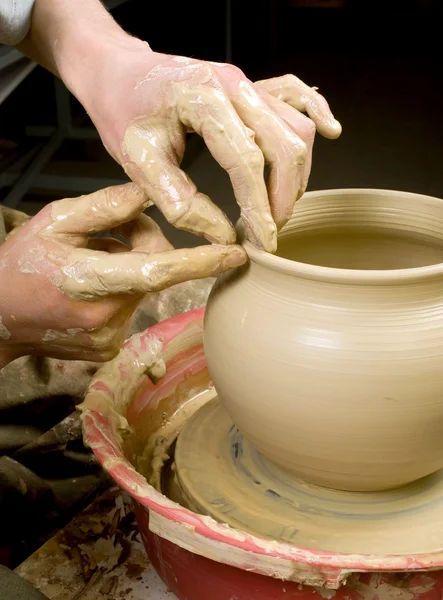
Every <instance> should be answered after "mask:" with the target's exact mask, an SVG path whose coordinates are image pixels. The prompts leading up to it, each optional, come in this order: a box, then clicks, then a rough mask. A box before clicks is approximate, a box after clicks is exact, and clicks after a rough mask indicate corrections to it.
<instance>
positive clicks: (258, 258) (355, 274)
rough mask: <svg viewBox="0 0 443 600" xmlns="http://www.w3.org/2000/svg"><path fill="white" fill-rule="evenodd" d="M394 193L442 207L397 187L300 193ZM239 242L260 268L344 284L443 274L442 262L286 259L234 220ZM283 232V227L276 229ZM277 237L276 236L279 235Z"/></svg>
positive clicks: (318, 195)
mask: <svg viewBox="0 0 443 600" xmlns="http://www.w3.org/2000/svg"><path fill="white" fill-rule="evenodd" d="M355 194H358V195H360V196H362V195H363V196H370V195H374V194H376V195H379V196H398V195H399V194H401V195H402V196H404V197H408V198H411V199H412V198H415V199H417V200H426V201H428V202H429V201H430V200H431V201H432V202H441V203H442V208H443V199H441V198H436V197H434V196H427V195H425V194H416V193H413V192H403V191H401V190H384V189H377V188H337V189H331V190H315V191H311V192H307V193H306V194H304V195H303V197H302V198H303V199H309V198H323V197H325V196H326V197H327V196H339V195H340V196H352V195H355ZM237 230H238V232H239V237H240V242H241V244H242V246H243V247H244V249H245V250H246V253H247V255H248V257H249V259H250V261H251V262H254V263H256V264H259V265H260V266H262V267H265V268H268V269H272V270H274V271H279V272H280V273H284V274H285V275H292V276H297V277H303V278H304V279H311V280H316V281H322V282H326V283H341V284H348V285H387V284H388V285H398V284H407V283H414V284H415V283H417V281H420V280H423V279H427V280H428V281H429V280H432V279H436V278H439V277H442V276H443V262H442V263H436V264H434V265H426V266H423V267H411V268H406V269H383V270H381V269H374V270H364V269H342V268H335V267H323V266H320V265H310V264H307V263H302V262H298V261H295V260H290V259H288V258H283V257H281V256H275V255H274V254H270V253H269V252H266V251H265V250H260V249H258V248H257V247H256V246H254V245H253V244H252V243H251V242H249V241H248V240H247V239H246V236H245V232H244V227H243V224H242V223H241V220H239V221H238V223H237ZM280 233H281V234H282V235H284V234H285V228H283V229H282V231H281V232H280ZM279 237H280V235H279Z"/></svg>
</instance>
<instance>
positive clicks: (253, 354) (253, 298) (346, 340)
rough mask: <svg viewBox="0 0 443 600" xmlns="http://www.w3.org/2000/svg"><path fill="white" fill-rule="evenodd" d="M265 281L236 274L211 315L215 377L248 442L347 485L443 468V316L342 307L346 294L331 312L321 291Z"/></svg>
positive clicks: (212, 304) (330, 482)
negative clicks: (281, 289) (280, 288)
mask: <svg viewBox="0 0 443 600" xmlns="http://www.w3.org/2000/svg"><path fill="white" fill-rule="evenodd" d="M261 275H262V274H260V273H259V272H257V271H256V270H255V271H254V269H252V272H251V270H249V272H247V273H244V272H243V275H240V276H239V275H238V274H237V275H232V274H231V275H228V276H225V282H226V281H228V284H227V285H220V284H218V285H216V286H215V288H214V290H213V292H212V294H211V297H210V300H209V303H208V308H207V312H206V319H205V352H206V357H207V362H208V367H209V371H210V374H211V377H212V380H213V382H214V385H215V387H216V389H217V392H218V394H219V397H220V399H221V401H222V402H223V403H224V405H225V407H226V408H227V410H228V412H229V414H230V416H231V418H232V419H233V421H234V423H235V424H236V425H237V426H238V427H239V428H240V430H241V431H242V432H243V433H244V435H245V436H246V437H247V438H248V439H249V440H250V441H251V442H252V443H253V444H254V445H255V446H256V447H257V448H258V449H259V450H260V451H261V452H262V453H263V454H264V455H266V456H267V457H268V458H269V459H270V460H271V461H273V462H274V463H276V464H278V465H279V466H281V467H283V468H285V469H287V470H289V471H291V472H292V473H294V475H296V476H298V477H301V478H302V479H305V480H308V481H311V482H313V483H315V484H318V485H323V486H327V487H332V488H337V489H345V490H354V491H367V490H380V489H388V488H392V487H397V486H401V485H404V484H406V483H408V482H410V481H413V480H415V479H418V478H420V477H423V476H425V475H428V474H430V473H432V472H434V471H436V470H438V469H440V468H442V467H443V319H442V315H441V314H440V313H441V311H440V310H438V309H431V308H430V307H429V306H423V308H420V303H419V302H418V303H417V302H411V304H410V308H408V307H407V306H406V305H405V303H403V304H402V305H399V307H398V311H396V310H395V302H393V303H389V302H388V306H387V307H385V308H384V305H383V302H382V303H381V304H380V306H378V307H377V306H375V307H374V305H373V304H371V302H370V299H369V300H368V301H366V302H362V303H361V304H360V305H359V304H358V298H357V299H356V298H354V301H352V299H351V300H349V299H348V300H343V303H342V304H340V298H339V296H337V294H336V293H335V295H334V293H332V294H326V295H325V298H330V299H331V303H330V304H329V305H328V304H327V303H326V302H323V303H321V302H320V301H319V298H320V296H321V294H320V292H319V291H318V293H317V294H316V293H314V292H315V289H314V288H312V290H311V292H312V297H311V298H309V293H308V292H309V290H307V289H306V288H299V289H298V292H299V293H298V296H297V294H295V295H294V294H293V293H291V294H289V295H288V294H285V293H282V294H278V293H276V290H277V289H278V285H279V284H278V283H277V282H272V281H271V280H270V281H269V282H267V283H266V285H265V284H263V285H264V287H263V286H262V284H261V283H259V282H260V281H262V280H261ZM261 286H262V287H261ZM264 289H265V290H266V293H264ZM294 291H297V290H293V292H294ZM331 291H332V290H331ZM364 297H365V298H366V297H367V296H366V295H365V296H364ZM387 297H388V296H387ZM337 298H338V299H337ZM405 306H406V308H405ZM408 306H409V305H408Z"/></svg>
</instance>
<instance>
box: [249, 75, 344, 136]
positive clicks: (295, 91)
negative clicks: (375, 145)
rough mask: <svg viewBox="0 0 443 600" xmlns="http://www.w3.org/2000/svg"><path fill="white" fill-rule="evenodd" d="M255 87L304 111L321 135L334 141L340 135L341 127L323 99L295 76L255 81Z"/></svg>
mask: <svg viewBox="0 0 443 600" xmlns="http://www.w3.org/2000/svg"><path fill="white" fill-rule="evenodd" d="M255 85H257V86H259V87H261V88H262V89H264V90H266V91H267V92H268V93H269V94H272V95H273V96H276V97H277V98H278V99H279V100H282V101H283V102H286V103H287V104H289V105H290V106H293V107H294V108H296V109H297V110H300V111H306V112H307V113H308V115H309V117H310V118H311V119H312V120H313V121H314V123H315V125H316V127H317V130H318V132H319V133H321V135H323V136H324V137H327V138H330V139H336V138H338V137H339V135H340V134H341V125H340V123H339V122H338V121H337V120H336V119H335V118H334V115H333V114H332V112H331V109H330V108H329V104H328V103H327V102H326V100H325V98H324V97H323V96H322V95H321V94H319V93H318V92H317V89H316V88H311V87H309V86H308V85H306V83H303V81H301V79H299V78H298V77H296V76H295V75H283V76H282V77H273V78H272V79H264V80H261V81H257V82H256V83H255Z"/></svg>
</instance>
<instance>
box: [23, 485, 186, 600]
mask: <svg viewBox="0 0 443 600" xmlns="http://www.w3.org/2000/svg"><path fill="white" fill-rule="evenodd" d="M16 572H17V573H18V574H19V575H21V576H22V577H23V578H25V579H26V580H27V581H29V582H30V583H32V585H34V586H35V587H36V588H37V589H39V590H40V591H41V592H42V593H43V594H45V595H46V596H47V597H48V598H49V600H105V599H107V600H108V599H110V598H112V599H118V598H125V600H175V598H176V597H175V596H174V595H173V594H172V592H169V591H168V590H167V589H166V587H165V585H164V584H163V582H162V581H161V580H160V578H159V577H158V575H157V574H156V573H155V571H154V569H153V567H152V565H151V564H150V562H149V560H148V558H147V556H146V553H145V550H144V547H143V543H142V541H141V537H140V534H139V532H138V529H137V526H136V523H135V521H134V515H133V513H132V505H131V502H130V499H129V497H128V496H127V495H126V494H124V493H122V492H121V491H120V490H119V489H118V488H111V489H110V490H109V491H108V492H106V493H105V494H104V495H103V496H101V497H100V498H98V499H97V500H95V501H94V502H93V503H92V504H91V505H90V506H89V507H88V508H87V509H86V510H85V511H83V512H82V513H80V514H79V515H78V516H77V517H76V518H75V519H74V520H73V521H72V522H71V523H70V524H69V525H68V526H67V527H65V528H64V529H62V530H61V531H60V532H59V533H58V534H57V535H56V536H55V537H53V538H52V539H50V540H49V541H48V542H47V543H46V544H44V545H43V546H42V547H41V548H40V549H39V550H37V551H36V552H34V554H32V555H31V556H30V557H29V558H28V559H27V560H26V561H25V562H24V563H22V564H21V565H20V566H19V567H18V568H17V569H16Z"/></svg>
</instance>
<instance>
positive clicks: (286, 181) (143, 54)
mask: <svg viewBox="0 0 443 600" xmlns="http://www.w3.org/2000/svg"><path fill="white" fill-rule="evenodd" d="M98 72H99V73H100V76H99V78H98V80H97V81H94V82H90V81H88V80H87V78H85V77H83V79H82V80H80V78H79V83H78V84H77V86H73V87H74V88H76V89H75V90H74V91H75V93H77V96H78V97H79V98H80V100H81V102H82V103H83V105H84V106H85V107H86V109H87V110H88V113H89V115H90V116H91V117H92V119H93V121H94V123H95V125H96V127H97V128H98V131H99V133H100V135H101V138H102V140H103V142H104V144H105V146H106V147H107V149H108V151H109V152H110V153H111V154H112V155H113V156H114V158H116V159H117V160H118V161H119V162H120V163H121V164H122V166H123V167H124V169H125V170H126V172H127V174H128V175H129V176H130V178H131V179H132V180H133V181H135V182H136V183H138V184H139V185H140V187H141V188H142V189H143V190H144V191H145V192H146V194H147V195H148V196H149V198H152V200H153V202H154V203H155V204H156V206H157V207H158V208H159V209H160V210H161V211H162V213H163V214H164V216H165V217H166V219H167V220H168V221H169V222H170V223H172V224H173V225H175V226H176V227H178V228H180V229H184V230H187V231H191V232H194V233H196V234H197V235H201V236H204V237H205V238H206V239H208V240H210V241H212V242H218V243H221V244H232V243H233V242H234V240H235V233H234V229H233V227H232V225H231V224H230V223H229V221H228V220H227V218H226V216H225V215H224V214H223V213H222V212H221V210H220V209H219V208H217V207H216V206H215V205H214V204H213V203H212V202H211V201H210V199H209V198H208V197H207V196H206V195H205V194H203V193H200V192H199V191H198V190H197V188H196V186H195V185H194V183H193V182H192V181H190V179H189V177H188V176H187V175H186V174H185V173H184V172H183V171H182V170H181V169H180V166H179V165H180V162H181V160H182V157H183V153H184V149H185V135H186V132H187V131H195V132H197V133H198V134H199V135H201V136H202V137H203V138H204V140H205V142H206V144H207V146H208V148H209V150H210V152H211V154H212V155H213V157H214V158H215V159H216V160H217V162H218V163H219V164H220V165H221V166H222V167H223V168H224V169H225V170H226V171H227V172H228V174H229V176H230V179H231V182H232V185H233V188H234V193H235V197H236V200H237V202H238V204H239V206H240V209H241V216H242V220H243V223H244V226H245V230H246V234H247V236H248V238H249V239H250V240H251V241H252V242H253V243H254V244H255V245H256V246H258V247H261V248H264V249H266V250H268V251H271V252H272V251H274V250H275V249H276V234H277V229H278V228H280V227H281V226H282V225H283V224H284V223H285V222H286V221H287V220H288V219H289V217H290V216H291V214H292V210H293V205H294V202H295V201H296V200H297V199H298V198H299V197H300V196H301V195H302V194H303V192H304V191H305V189H306V186H307V182H308V177H309V172H310V167H311V153H312V146H313V141H314V135H315V131H316V129H318V131H319V132H320V133H321V134H322V135H324V136H326V137H328V138H336V137H338V136H339V135H340V133H341V126H340V124H339V123H338V121H336V120H335V119H334V117H333V115H332V113H331V111H330V109H329V106H328V104H327V102H326V100H325V99H324V98H323V97H322V96H321V95H320V94H319V93H318V92H317V91H316V89H315V88H311V87H308V86H307V85H305V84H304V83H303V82H302V81H300V80H299V79H297V77H295V76H293V75H286V76H284V77H278V78H275V79H270V80H265V81H260V82H257V83H255V84H253V83H252V82H251V81H249V80H248V79H247V78H246V76H245V75H244V74H243V73H242V71H240V69H238V68H236V67H234V66H232V65H228V64H219V63H211V62H204V61H200V60H194V59H191V58H185V57H181V56H169V55H165V54H159V53H156V52H152V51H151V50H150V49H149V47H148V45H147V44H146V45H145V44H143V43H141V42H140V41H139V40H134V46H133V48H131V49H128V48H125V49H121V50H119V51H118V52H109V51H108V52H106V50H104V51H103V55H102V60H101V62H100V61H99V63H98ZM302 111H304V112H307V114H308V116H309V117H307V116H305V115H303V114H302ZM265 163H267V164H269V166H270V175H269V180H268V182H267V183H265V178H264V164H265Z"/></svg>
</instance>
